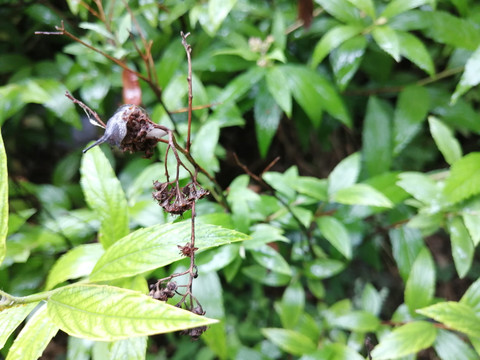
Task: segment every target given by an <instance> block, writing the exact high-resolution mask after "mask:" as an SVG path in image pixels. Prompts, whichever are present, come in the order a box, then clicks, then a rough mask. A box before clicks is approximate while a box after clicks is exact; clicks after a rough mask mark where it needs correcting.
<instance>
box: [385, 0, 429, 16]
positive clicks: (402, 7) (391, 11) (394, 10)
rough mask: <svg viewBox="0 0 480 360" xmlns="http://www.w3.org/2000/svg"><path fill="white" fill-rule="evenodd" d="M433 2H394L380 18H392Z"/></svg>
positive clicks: (403, 0)
mask: <svg viewBox="0 0 480 360" xmlns="http://www.w3.org/2000/svg"><path fill="white" fill-rule="evenodd" d="M431 2H432V0H393V1H390V3H389V4H388V5H387V6H386V7H385V9H384V10H383V11H382V13H381V14H380V16H383V17H386V18H391V17H394V16H397V15H398V14H401V13H403V12H405V11H407V10H410V9H414V8H416V7H419V6H422V5H424V4H429V3H431Z"/></svg>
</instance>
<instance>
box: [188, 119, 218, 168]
mask: <svg viewBox="0 0 480 360" xmlns="http://www.w3.org/2000/svg"><path fill="white" fill-rule="evenodd" d="M219 137H220V124H219V123H218V122H217V121H208V122H206V123H205V124H203V125H202V127H201V128H200V129H199V130H198V131H197V134H196V136H195V138H194V139H193V143H192V156H193V157H194V159H195V160H196V161H197V162H198V164H199V165H200V166H202V167H203V168H204V169H206V170H207V171H208V172H210V173H213V172H217V171H218V170H219V168H220V165H219V163H218V158H217V157H216V156H215V149H216V147H217V144H218V139H219Z"/></svg>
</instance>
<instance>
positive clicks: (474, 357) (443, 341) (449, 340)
mask: <svg viewBox="0 0 480 360" xmlns="http://www.w3.org/2000/svg"><path fill="white" fill-rule="evenodd" d="M433 348H434V349H435V352H436V353H437V354H439V355H440V354H441V355H440V356H441V359H442V360H456V359H458V354H462V359H465V360H478V354H476V353H475V351H474V350H473V349H472V348H471V347H470V346H469V345H468V343H467V342H466V341H465V340H464V339H462V338H460V336H458V335H456V334H454V333H453V332H451V331H447V330H443V329H439V330H438V332H437V338H436V340H435V343H434V344H433Z"/></svg>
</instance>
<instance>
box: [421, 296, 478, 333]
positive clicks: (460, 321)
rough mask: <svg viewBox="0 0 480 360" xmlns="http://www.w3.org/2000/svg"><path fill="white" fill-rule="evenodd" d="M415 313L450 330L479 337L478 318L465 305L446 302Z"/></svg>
mask: <svg viewBox="0 0 480 360" xmlns="http://www.w3.org/2000/svg"><path fill="white" fill-rule="evenodd" d="M417 312H418V313H419V314H422V315H424V316H427V317H429V318H432V319H433V320H435V321H438V322H441V323H442V324H444V325H446V326H447V327H449V328H450V329H452V330H456V331H460V332H463V333H465V334H467V335H469V336H473V337H477V338H478V337H480V318H479V317H478V316H477V315H476V314H475V312H474V311H473V309H472V308H471V307H469V306H467V305H465V304H462V303H458V302H455V301H447V302H441V303H438V304H435V305H431V306H429V307H426V308H423V309H419V310H417Z"/></svg>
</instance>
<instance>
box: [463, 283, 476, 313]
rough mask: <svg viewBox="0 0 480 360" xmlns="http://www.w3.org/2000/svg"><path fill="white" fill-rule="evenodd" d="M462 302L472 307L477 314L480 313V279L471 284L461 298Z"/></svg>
mask: <svg viewBox="0 0 480 360" xmlns="http://www.w3.org/2000/svg"><path fill="white" fill-rule="evenodd" d="M460 303H462V304H464V305H467V306H469V307H471V308H472V309H473V310H474V311H475V312H476V313H477V315H480V279H477V280H476V281H475V282H474V283H473V284H472V285H470V286H469V288H468V289H467V291H466V292H465V294H463V296H462V298H461V299H460Z"/></svg>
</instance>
